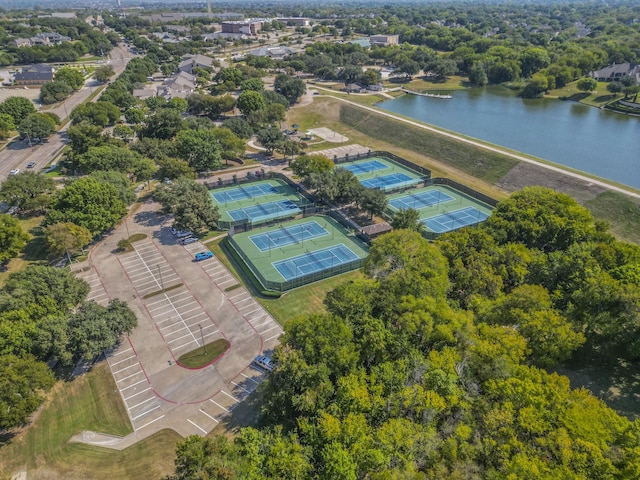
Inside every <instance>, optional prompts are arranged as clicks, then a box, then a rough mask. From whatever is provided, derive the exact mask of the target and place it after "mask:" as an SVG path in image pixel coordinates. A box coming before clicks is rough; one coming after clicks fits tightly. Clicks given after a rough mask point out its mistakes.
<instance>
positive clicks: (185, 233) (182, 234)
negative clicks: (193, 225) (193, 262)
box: [174, 230, 193, 238]
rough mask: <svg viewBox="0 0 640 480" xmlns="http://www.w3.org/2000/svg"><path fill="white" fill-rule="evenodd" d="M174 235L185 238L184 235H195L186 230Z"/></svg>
mask: <svg viewBox="0 0 640 480" xmlns="http://www.w3.org/2000/svg"><path fill="white" fill-rule="evenodd" d="M174 235H175V236H176V237H178V238H184V237H191V236H192V235H193V233H191V232H190V231H188V230H187V231H184V232H180V231H178V232H176V233H174Z"/></svg>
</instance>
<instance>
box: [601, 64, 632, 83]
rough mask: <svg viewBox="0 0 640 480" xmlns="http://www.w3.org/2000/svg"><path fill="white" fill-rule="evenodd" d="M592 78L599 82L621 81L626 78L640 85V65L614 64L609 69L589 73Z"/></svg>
mask: <svg viewBox="0 0 640 480" xmlns="http://www.w3.org/2000/svg"><path fill="white" fill-rule="evenodd" d="M589 76H590V77H591V78H595V79H596V80H597V81H599V82H613V81H620V80H622V79H623V78H626V77H632V78H634V79H635V81H636V84H638V85H640V65H635V64H632V63H618V64H616V63H614V64H613V65H609V66H608V67H604V68H603V69H601V70H596V71H595V72H589Z"/></svg>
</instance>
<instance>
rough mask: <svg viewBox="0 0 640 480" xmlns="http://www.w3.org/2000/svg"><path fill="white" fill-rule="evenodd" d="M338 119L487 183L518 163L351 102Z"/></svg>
mask: <svg viewBox="0 0 640 480" xmlns="http://www.w3.org/2000/svg"><path fill="white" fill-rule="evenodd" d="M340 120H341V121H342V122H344V123H345V124H347V125H349V126H351V127H352V128H354V129H356V130H358V131H360V132H362V133H364V134H366V135H368V136H370V137H374V138H379V139H381V140H384V141H387V142H390V143H394V144H396V145H402V146H403V147H404V148H405V149H409V150H413V151H414V152H417V153H421V154H423V155H427V156H429V157H431V158H433V159H435V160H437V161H439V162H443V163H447V164H449V165H452V166H453V167H455V168H457V169H459V170H461V171H463V172H465V173H468V174H472V175H473V176H475V177H477V178H479V179H481V180H484V181H486V182H489V183H495V182H496V181H498V180H499V179H500V178H502V177H503V176H504V175H506V174H507V172H509V170H511V169H512V168H513V167H514V166H515V165H517V164H518V161H517V160H513V159H510V158H507V157H504V156H502V155H499V154H497V153H492V152H487V151H485V150H482V149H479V148H476V147H474V146H472V145H467V144H464V143H461V142H456V141H455V140H452V139H450V138H447V137H444V136H442V135H438V134H436V133H432V132H429V131H426V130H422V129H419V128H416V127H412V126H411V125H407V124H406V123H402V122H398V121H395V120H393V119H390V118H387V117H384V116H382V115H377V114H374V113H371V112H369V111H365V110H362V109H359V108H357V107H354V106H351V105H341V106H340Z"/></svg>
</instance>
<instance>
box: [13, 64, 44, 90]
mask: <svg viewBox="0 0 640 480" xmlns="http://www.w3.org/2000/svg"><path fill="white" fill-rule="evenodd" d="M14 81H15V84H16V85H44V84H45V83H49V82H52V81H53V67H52V66H51V65H47V64H45V63H38V64H36V65H31V66H30V67H25V68H23V69H22V71H21V72H20V73H16V74H15V77H14Z"/></svg>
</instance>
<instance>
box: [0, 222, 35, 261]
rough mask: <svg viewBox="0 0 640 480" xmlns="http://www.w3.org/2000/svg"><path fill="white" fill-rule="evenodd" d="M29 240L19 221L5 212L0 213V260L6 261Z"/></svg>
mask: <svg viewBox="0 0 640 480" xmlns="http://www.w3.org/2000/svg"><path fill="white" fill-rule="evenodd" d="M28 240H29V235H28V234H27V233H25V232H24V231H23V230H22V227H21V226H20V222H19V221H18V220H17V219H16V218H14V217H12V216H11V215H7V214H6V213H0V262H6V261H7V260H9V259H10V258H13V257H15V256H17V255H18V253H20V251H21V250H22V249H23V248H24V246H25V245H26V244H27V241H28Z"/></svg>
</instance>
